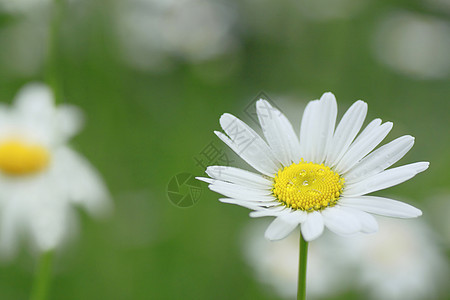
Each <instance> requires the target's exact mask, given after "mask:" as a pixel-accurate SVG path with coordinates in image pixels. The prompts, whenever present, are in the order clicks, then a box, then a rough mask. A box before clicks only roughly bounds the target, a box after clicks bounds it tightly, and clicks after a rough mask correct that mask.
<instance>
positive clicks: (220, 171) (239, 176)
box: [206, 166, 273, 189]
mask: <svg viewBox="0 0 450 300" xmlns="http://www.w3.org/2000/svg"><path fill="white" fill-rule="evenodd" d="M206 174H208V175H209V176H210V177H211V178H214V179H219V180H223V181H228V182H231V183H235V184H239V185H244V186H249V187H253V188H261V189H263V188H269V189H270V188H272V184H273V182H272V181H271V180H269V179H267V178H264V177H263V176H261V175H259V174H255V173H252V172H249V171H246V170H242V169H238V168H234V167H226V166H210V167H208V168H207V169H206Z"/></svg>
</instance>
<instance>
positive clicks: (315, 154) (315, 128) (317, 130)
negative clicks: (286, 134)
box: [300, 93, 337, 164]
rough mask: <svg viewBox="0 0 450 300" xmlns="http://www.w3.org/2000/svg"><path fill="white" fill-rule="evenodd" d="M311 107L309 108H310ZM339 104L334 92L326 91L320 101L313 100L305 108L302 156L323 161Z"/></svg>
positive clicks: (315, 160) (310, 159)
mask: <svg viewBox="0 0 450 300" xmlns="http://www.w3.org/2000/svg"><path fill="white" fill-rule="evenodd" d="M308 107H309V108H308ZM336 115H337V104H336V98H335V97H334V95H333V94H332V93H325V94H323V95H322V97H321V98H320V100H319V101H318V102H316V101H311V102H310V103H309V104H308V105H307V106H306V109H305V112H304V114H303V120H302V128H301V131H300V143H301V144H300V145H301V150H303V151H305V152H304V153H305V154H304V153H303V152H302V153H301V154H302V157H303V158H304V159H305V160H307V161H313V162H314V163H319V164H320V163H322V162H323V161H324V159H325V156H326V153H327V151H328V146H329V144H330V143H331V139H332V137H333V132H334V126H335V123H336Z"/></svg>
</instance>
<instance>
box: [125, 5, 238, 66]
mask: <svg viewBox="0 0 450 300" xmlns="http://www.w3.org/2000/svg"><path fill="white" fill-rule="evenodd" d="M117 13H118V18H117V19H118V21H117V22H118V23H117V24H118V34H119V38H120V41H121V44H122V48H123V52H124V59H125V60H126V61H127V62H128V63H130V64H131V65H132V66H133V67H135V68H138V69H143V70H147V69H151V70H158V69H165V68H167V67H168V66H170V64H171V60H172V59H173V58H181V59H184V60H187V61H190V62H200V61H204V60H208V59H211V58H214V57H216V56H219V55H221V54H224V53H227V52H230V51H232V50H234V49H235V47H236V46H237V39H236V36H235V35H234V33H233V32H232V27H233V25H234V23H235V14H234V11H233V10H232V9H231V8H230V5H229V4H227V3H226V2H220V1H209V0H181V1H163V0H132V1H126V2H118V10H117Z"/></svg>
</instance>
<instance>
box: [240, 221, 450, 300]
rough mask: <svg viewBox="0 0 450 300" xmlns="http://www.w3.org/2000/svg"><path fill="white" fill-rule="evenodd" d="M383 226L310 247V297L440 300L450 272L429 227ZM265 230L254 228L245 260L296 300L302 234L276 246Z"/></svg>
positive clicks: (247, 240) (417, 224) (247, 236)
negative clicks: (358, 295) (349, 295)
mask: <svg viewBox="0 0 450 300" xmlns="http://www.w3.org/2000/svg"><path fill="white" fill-rule="evenodd" d="M378 221H379V223H380V231H381V233H382V234H376V235H362V234H361V235H358V236H355V237H353V238H347V239H342V238H339V237H337V236H335V235H331V234H324V236H323V238H321V239H318V240H315V241H314V242H312V243H310V249H309V251H308V267H307V272H308V279H307V292H308V293H309V297H308V298H313V299H316V298H319V299H326V298H327V297H330V296H331V295H335V296H336V295H339V293H341V292H345V291H348V290H354V291H360V292H362V293H363V294H364V295H365V298H364V299H384V300H400V299H402V300H403V299H410V300H414V299H417V300H419V299H439V298H438V297H439V292H442V290H443V288H445V284H446V278H448V275H449V273H448V271H449V270H448V265H447V262H446V259H445V257H444V255H443V253H442V252H441V249H440V248H439V247H438V245H437V243H436V240H435V238H434V237H433V234H432V232H431V230H430V228H428V226H427V224H426V223H425V222H423V220H422V219H420V220H414V221H413V222H399V221H397V220H393V219H387V218H380V219H378ZM266 226H267V224H266V223H265V222H260V223H257V224H251V225H249V227H248V229H247V230H246V231H245V235H244V238H243V242H244V243H243V249H244V257H245V258H246V261H247V262H248V263H249V265H250V266H251V267H252V268H253V269H254V271H255V275H256V277H257V278H258V279H259V280H260V281H261V282H262V283H263V284H265V285H269V286H271V287H273V288H274V289H275V290H276V291H277V293H278V294H279V295H280V296H281V297H283V298H289V299H290V298H295V295H296V292H297V272H298V234H297V235H291V236H289V237H288V238H286V239H284V240H282V241H279V242H277V243H271V242H269V241H267V240H265V239H264V238H263V237H262V233H263V232H264V230H265V227H266ZM324 283H325V284H326V288H324Z"/></svg>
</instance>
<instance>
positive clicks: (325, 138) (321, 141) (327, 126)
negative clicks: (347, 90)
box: [314, 93, 337, 163]
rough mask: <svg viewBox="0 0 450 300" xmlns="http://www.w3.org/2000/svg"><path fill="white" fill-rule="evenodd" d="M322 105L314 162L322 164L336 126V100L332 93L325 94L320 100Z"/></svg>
mask: <svg viewBox="0 0 450 300" xmlns="http://www.w3.org/2000/svg"><path fill="white" fill-rule="evenodd" d="M320 102H323V104H322V108H321V109H322V115H321V120H319V121H320V123H319V124H318V125H319V126H320V131H319V135H318V136H317V137H316V138H317V145H316V151H315V157H314V162H316V163H322V162H323V161H324V160H325V156H326V154H327V152H328V148H329V146H330V143H331V141H332V138H333V134H334V127H335V126H336V116H337V103H336V98H335V97H334V95H333V94H332V93H325V94H323V95H322V97H321V98H320Z"/></svg>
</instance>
